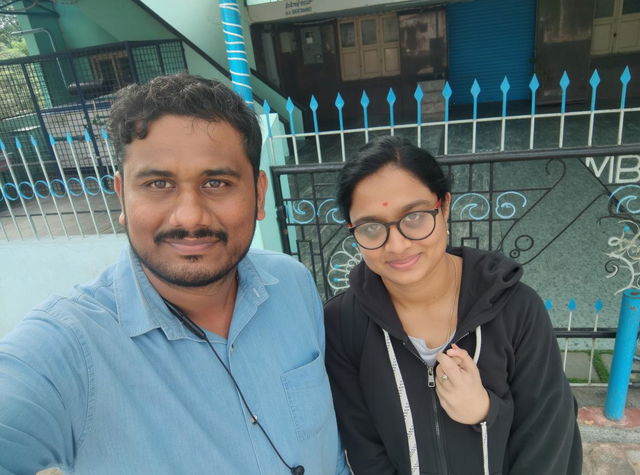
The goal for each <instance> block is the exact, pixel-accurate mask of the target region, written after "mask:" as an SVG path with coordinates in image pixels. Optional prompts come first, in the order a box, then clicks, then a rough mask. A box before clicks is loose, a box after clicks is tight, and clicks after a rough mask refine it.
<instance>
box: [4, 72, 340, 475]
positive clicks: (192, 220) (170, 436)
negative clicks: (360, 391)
mask: <svg viewBox="0 0 640 475" xmlns="http://www.w3.org/2000/svg"><path fill="white" fill-rule="evenodd" d="M110 131H111V140H112V141H113V142H114V145H115V148H116V153H117V156H118V157H120V158H121V163H119V164H118V168H119V172H118V173H117V174H116V177H115V189H116V192H117V194H118V196H119V198H120V202H121V205H122V214H121V216H120V222H121V224H123V225H124V226H125V227H126V230H127V236H128V238H129V244H130V246H129V247H128V248H127V249H126V250H125V251H124V252H123V254H122V256H121V258H120V260H119V262H118V263H116V264H115V265H113V266H112V267H110V268H109V269H107V270H106V271H105V272H104V273H103V274H102V275H101V276H100V277H98V279H97V280H96V281H95V282H93V283H91V284H88V285H85V286H79V287H77V288H76V290H75V293H74V294H73V295H72V296H71V297H69V298H62V297H53V298H50V299H48V300H47V301H45V302H44V303H43V304H41V305H40V306H39V307H37V308H36V309H34V310H33V311H32V312H31V313H30V314H29V315H28V316H27V317H26V318H25V320H24V321H23V322H22V323H21V324H20V325H19V326H18V327H17V328H16V330H14V331H13V332H12V333H11V334H10V335H8V336H7V338H6V339H5V340H4V341H3V342H1V343H0V473H1V474H5V473H19V474H26V473H34V472H36V471H38V470H40V469H43V468H46V467H53V466H58V467H61V468H62V469H63V470H64V471H68V472H73V473H83V474H84V473H91V474H94V475H95V474H147V473H148V474H151V473H153V474H162V473H167V474H168V473H171V474H204V473H214V474H265V475H272V474H286V473H294V474H301V473H306V474H322V475H324V474H329V473H340V474H342V473H348V469H347V467H346V462H345V460H344V456H343V454H342V451H341V449H340V443H339V440H338V434H337V428H336V423H335V415H334V412H333V405H332V402H331V394H330V389H329V384H328V380H327V376H326V373H325V369H324V365H323V362H324V331H323V328H322V308H321V304H320V301H319V298H318V296H317V293H316V290H315V287H314V282H313V280H312V279H311V276H310V275H309V273H308V272H307V271H306V270H305V269H304V267H303V266H302V265H301V264H299V263H298V262H296V261H295V260H294V259H291V258H289V257H286V256H283V255H281V254H278V253H275V252H264V251H249V252H248V249H249V245H250V242H251V239H252V237H253V233H254V228H255V221H256V219H263V217H264V213H265V212H264V196H265V191H266V188H267V179H266V176H265V174H264V172H261V171H260V170H259V160H260V149H261V134H260V129H259V126H258V123H257V120H256V117H255V115H254V114H253V113H252V112H251V111H250V110H249V109H248V108H247V107H246V105H245V104H244V103H243V102H242V99H240V97H239V96H237V95H236V94H234V93H233V92H231V91H230V90H229V89H228V88H226V87H225V86H223V85H222V84H219V83H216V82H213V81H207V80H204V79H201V78H197V77H193V76H189V75H177V76H167V77H159V78H156V79H154V80H152V81H151V82H150V83H148V84H146V85H132V86H129V87H127V88H125V89H123V90H122V91H120V92H119V93H118V96H117V98H116V101H115V103H114V105H113V108H112V111H111V117H110Z"/></svg>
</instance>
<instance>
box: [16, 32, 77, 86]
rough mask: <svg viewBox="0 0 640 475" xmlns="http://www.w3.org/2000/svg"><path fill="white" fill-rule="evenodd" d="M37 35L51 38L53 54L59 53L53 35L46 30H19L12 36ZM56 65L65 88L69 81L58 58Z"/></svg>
mask: <svg viewBox="0 0 640 475" xmlns="http://www.w3.org/2000/svg"><path fill="white" fill-rule="evenodd" d="M36 33H46V34H47V36H48V37H49V42H50V43H51V49H52V50H53V53H54V54H55V53H57V52H58V51H57V50H56V44H55V43H54V41H53V36H52V35H51V32H50V31H49V30H47V29H46V28H31V29H29V30H18V31H12V32H11V33H10V34H11V35H12V36H24V35H30V34H34V35H35V34H36ZM56 63H57V65H58V71H60V76H61V77H62V82H63V83H64V86H65V87H67V80H66V79H65V77H64V72H63V71H62V66H61V65H60V60H59V59H58V57H57V56H56Z"/></svg>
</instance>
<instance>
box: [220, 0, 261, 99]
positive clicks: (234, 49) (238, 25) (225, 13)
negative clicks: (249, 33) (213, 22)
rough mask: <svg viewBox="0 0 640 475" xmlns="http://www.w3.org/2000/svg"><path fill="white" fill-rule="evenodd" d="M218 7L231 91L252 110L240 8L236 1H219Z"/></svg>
mask: <svg viewBox="0 0 640 475" xmlns="http://www.w3.org/2000/svg"><path fill="white" fill-rule="evenodd" d="M219 5H220V17H221V18H222V30H223V32H224V43H225V45H226V50H227V59H228V60H229V70H230V72H231V84H232V86H233V90H234V91H236V92H237V93H238V94H239V95H240V97H242V98H243V99H244V100H245V102H246V103H247V105H248V106H249V107H251V108H253V91H252V89H251V82H250V79H251V73H250V71H249V61H248V59H247V52H246V50H245V45H244V35H243V32H242V22H241V20H240V8H239V7H238V2H237V1H236V0H219Z"/></svg>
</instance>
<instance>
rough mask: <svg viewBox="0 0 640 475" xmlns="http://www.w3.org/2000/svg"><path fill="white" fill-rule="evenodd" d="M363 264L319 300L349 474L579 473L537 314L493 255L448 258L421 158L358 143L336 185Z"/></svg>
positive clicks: (444, 194) (550, 343) (435, 174)
mask: <svg viewBox="0 0 640 475" xmlns="http://www.w3.org/2000/svg"><path fill="white" fill-rule="evenodd" d="M338 205H339V206H340V208H341V211H342V212H343V215H344V216H345V217H346V219H347V222H348V223H349V224H348V227H349V230H350V232H351V233H352V235H353V237H354V239H355V240H356V242H357V244H358V247H359V249H360V252H361V253H362V258H363V262H361V263H360V264H358V265H357V266H356V267H355V268H354V269H353V271H352V272H351V275H350V288H349V289H348V290H347V291H346V292H345V293H343V294H340V295H338V296H336V297H335V298H333V299H331V300H330V301H329V302H327V304H326V307H325V316H326V334H327V356H326V362H327V368H328V371H329V377H330V380H331V384H332V389H333V396H334V403H335V407H336V412H337V415H338V423H339V427H340V430H341V435H342V439H343V443H344V445H345V448H346V450H347V456H348V459H349V463H350V465H351V467H352V469H353V471H354V473H355V474H356V475H360V474H372V475H384V474H411V475H413V474H419V473H439V474H481V473H485V474H489V473H491V474H495V473H504V474H507V473H523V474H545V475H550V474H554V475H555V474H565V473H570V474H579V473H580V471H581V465H582V448H581V443H580V434H579V432H578V427H577V424H576V405H575V400H574V398H573V396H572V394H571V390H570V388H569V385H568V383H567V380H566V378H565V376H564V373H563V370H562V365H561V361H560V354H559V351H558V346H557V343H556V340H555V337H554V335H553V331H552V326H551V323H550V321H549V317H548V315H547V313H546V310H545V308H544V305H543V303H542V301H541V300H540V298H539V297H538V295H537V294H536V293H535V292H534V291H533V290H532V289H531V288H529V287H527V286H526V285H525V284H523V283H522V282H520V277H521V275H522V269H521V267H520V266H519V265H518V264H516V263H515V262H513V261H511V260H509V259H507V258H505V257H504V256H502V255H501V254H497V253H491V252H485V251H480V250H477V249H471V248H465V247H463V248H447V241H448V237H447V235H448V234H449V232H448V230H447V220H448V218H449V211H450V205H451V193H450V189H449V183H448V180H447V178H446V177H445V176H444V174H443V172H442V169H441V168H440V167H439V165H438V164H437V163H436V161H435V160H434V158H433V157H432V156H431V155H429V153H427V152H425V151H424V150H421V149H419V148H417V147H415V146H413V145H411V144H410V143H409V142H406V141H403V140H401V139H398V138H395V137H383V138H380V139H377V140H374V141H372V142H370V143H369V144H367V145H366V146H365V147H364V148H363V149H362V150H361V151H360V152H359V154H358V155H357V156H356V157H355V158H354V159H353V160H350V161H348V162H347V163H346V164H345V166H344V168H343V170H342V171H341V173H340V177H339V181H338Z"/></svg>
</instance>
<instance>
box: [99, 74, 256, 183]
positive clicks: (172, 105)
mask: <svg viewBox="0 0 640 475" xmlns="http://www.w3.org/2000/svg"><path fill="white" fill-rule="evenodd" d="M165 115H179V116H185V117H193V118H196V119H203V120H207V121H210V122H226V123H228V124H229V125H231V126H232V127H233V128H234V129H236V130H237V131H238V133H239V134H240V135H241V136H242V139H243V141H244V147H245V151H246V153H247V156H248V157H249V161H250V162H251V167H252V168H253V173H254V176H256V177H257V176H258V173H259V171H260V152H261V148H262V133H261V132H260V126H259V125H258V120H257V119H256V114H255V113H254V112H253V111H252V110H251V109H249V107H248V106H247V105H246V104H245V102H244V100H243V99H242V98H241V97H240V96H239V95H237V94H236V93H235V92H233V91H232V90H231V89H229V88H228V87H227V86H225V85H224V84H222V83H220V82H218V81H212V80H209V79H204V78H201V77H199V76H193V75H190V74H185V73H182V74H175V75H170V76H159V77H156V78H154V79H152V80H151V81H149V82H148V83H146V84H131V85H129V86H127V87H125V88H123V89H120V90H119V91H118V92H117V93H116V99H115V101H114V103H113V106H112V107H111V112H110V114H109V137H110V139H111V141H112V143H113V145H114V147H115V152H116V160H117V165H118V168H121V166H122V163H123V162H124V161H125V159H126V153H125V147H126V146H127V145H128V144H130V143H131V142H132V141H133V140H135V139H144V138H145V137H146V136H147V133H148V132H149V125H150V124H151V123H152V122H154V121H156V120H158V119H160V118H161V117H163V116H165Z"/></svg>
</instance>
